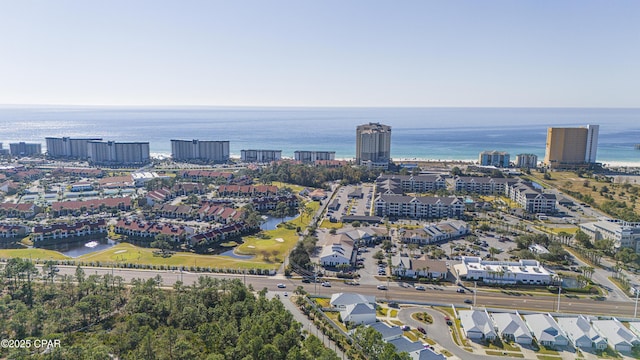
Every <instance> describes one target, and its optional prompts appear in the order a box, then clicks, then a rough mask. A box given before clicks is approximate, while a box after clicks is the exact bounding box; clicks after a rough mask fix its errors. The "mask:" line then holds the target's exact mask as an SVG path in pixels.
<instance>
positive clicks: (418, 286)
mask: <svg viewBox="0 0 640 360" xmlns="http://www.w3.org/2000/svg"><path fill="white" fill-rule="evenodd" d="M416 290H420V291H424V290H426V289H425V287H424V286H422V285H416Z"/></svg>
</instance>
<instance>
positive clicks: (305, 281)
mask: <svg viewBox="0 0 640 360" xmlns="http://www.w3.org/2000/svg"><path fill="white" fill-rule="evenodd" d="M302 282H303V283H305V284H309V283H311V279H307V278H304V279H302Z"/></svg>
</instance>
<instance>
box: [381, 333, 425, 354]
mask: <svg viewBox="0 0 640 360" xmlns="http://www.w3.org/2000/svg"><path fill="white" fill-rule="evenodd" d="M387 342H388V343H389V344H392V345H393V346H395V347H396V351H397V352H399V353H401V352H406V353H407V354H412V353H415V352H419V351H420V350H422V349H424V344H422V343H421V342H419V341H411V340H409V339H407V338H406V337H404V336H402V337H399V338H397V339H393V340H389V341H387Z"/></svg>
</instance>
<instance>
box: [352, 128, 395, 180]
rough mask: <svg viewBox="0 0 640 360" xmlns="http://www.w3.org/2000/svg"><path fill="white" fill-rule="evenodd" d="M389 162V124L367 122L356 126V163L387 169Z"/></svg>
mask: <svg viewBox="0 0 640 360" xmlns="http://www.w3.org/2000/svg"><path fill="white" fill-rule="evenodd" d="M389 162H391V126H388V125H382V124H380V123H368V124H364V125H359V126H358V127H357V128H356V164H358V165H364V166H367V167H370V168H378V169H387V168H388V167H389Z"/></svg>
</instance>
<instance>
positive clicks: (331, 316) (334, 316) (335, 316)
mask: <svg viewBox="0 0 640 360" xmlns="http://www.w3.org/2000/svg"><path fill="white" fill-rule="evenodd" d="M325 314H326V315H327V316H328V317H329V319H331V320H332V321H333V322H334V323H336V325H338V327H340V329H342V331H345V332H346V331H347V328H346V327H345V326H344V324H343V323H341V322H340V321H338V316H340V313H339V312H334V311H327V312H325Z"/></svg>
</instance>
